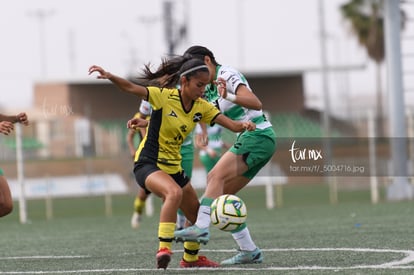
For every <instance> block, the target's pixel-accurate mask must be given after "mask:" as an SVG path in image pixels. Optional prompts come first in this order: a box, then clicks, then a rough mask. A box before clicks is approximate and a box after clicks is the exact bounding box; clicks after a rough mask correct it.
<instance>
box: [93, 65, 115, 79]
mask: <svg viewBox="0 0 414 275" xmlns="http://www.w3.org/2000/svg"><path fill="white" fill-rule="evenodd" d="M94 72H97V73H99V75H98V76H97V77H96V78H98V79H108V78H109V77H110V76H111V74H110V73H109V72H107V71H105V70H104V69H103V68H102V67H100V66H97V65H92V66H91V67H90V68H89V75H91V74H92V73H94Z"/></svg>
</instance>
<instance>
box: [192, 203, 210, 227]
mask: <svg viewBox="0 0 414 275" xmlns="http://www.w3.org/2000/svg"><path fill="white" fill-rule="evenodd" d="M210 213H211V209H210V206H207V205H200V208H199V209H198V215H197V221H196V223H195V225H196V226H197V227H198V228H207V227H209V226H210V219H211V218H210Z"/></svg>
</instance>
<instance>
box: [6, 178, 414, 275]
mask: <svg viewBox="0 0 414 275" xmlns="http://www.w3.org/2000/svg"><path fill="white" fill-rule="evenodd" d="M239 195H240V197H242V198H243V199H244V201H245V202H246V204H247V207H248V224H249V229H250V232H251V234H252V236H253V238H254V240H255V242H256V244H257V245H258V246H259V247H260V248H261V249H262V250H263V251H264V255H265V262H264V263H263V264H255V265H238V266H232V267H221V268H218V269H215V270H214V272H215V274H243V275H244V274H333V273H335V274H413V273H414V241H413V240H414V238H413V236H414V218H413V217H414V205H413V202H412V201H410V202H407V201H405V202H392V203H385V202H382V203H379V204H377V205H372V204H371V203H370V202H369V198H370V197H369V192H368V191H341V192H340V193H339V203H338V204H336V205H331V204H329V199H328V188H327V187H326V186H325V185H308V186H294V185H291V186H290V185H288V186H285V187H284V189H283V198H284V205H283V207H281V208H276V209H272V210H268V209H266V208H265V194H264V188H263V187H254V188H248V189H246V190H244V191H243V192H241V193H239ZM132 202H133V195H130V196H115V197H113V213H112V216H111V217H106V216H105V207H104V199H103V198H102V197H100V198H82V199H59V200H55V201H54V203H53V205H54V212H53V215H54V218H53V219H51V220H46V215H45V202H44V201H29V202H28V209H29V212H28V216H29V219H30V221H31V222H30V223H28V224H25V225H21V224H20V223H19V218H18V212H19V211H18V204H17V203H16V208H15V211H14V213H13V214H12V215H10V216H7V217H5V218H2V219H0V236H1V238H0V274H152V273H154V274H160V273H168V274H191V273H192V272H197V274H206V273H208V272H211V270H206V269H198V270H197V271H194V269H190V270H189V269H181V268H179V260H180V258H181V256H182V244H174V245H173V249H174V255H173V259H172V261H171V263H170V265H169V268H168V269H167V270H166V271H164V270H157V269H155V253H156V250H157V248H158V241H157V222H158V215H157V214H156V215H154V216H153V217H145V218H144V220H143V223H142V225H141V227H140V228H139V229H138V230H133V229H131V227H130V215H131V210H132ZM155 202H156V203H155V209H156V211H155V212H156V213H158V212H159V207H160V202H159V199H155ZM211 233H212V238H211V240H210V242H209V243H208V245H206V246H202V254H204V255H207V256H208V257H209V258H211V259H213V260H216V261H220V260H222V259H224V258H227V257H229V256H231V255H233V254H234V253H235V249H236V246H235V242H234V241H233V239H232V238H231V235H230V234H229V233H225V232H221V231H219V230H217V229H215V228H211Z"/></svg>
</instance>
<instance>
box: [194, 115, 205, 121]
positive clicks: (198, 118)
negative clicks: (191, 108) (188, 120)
mask: <svg viewBox="0 0 414 275" xmlns="http://www.w3.org/2000/svg"><path fill="white" fill-rule="evenodd" d="M202 117H203V115H202V114H201V113H195V114H194V116H193V122H199V121H200V120H201V118H202Z"/></svg>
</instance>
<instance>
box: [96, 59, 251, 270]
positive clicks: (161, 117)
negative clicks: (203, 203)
mask: <svg viewBox="0 0 414 275" xmlns="http://www.w3.org/2000/svg"><path fill="white" fill-rule="evenodd" d="M177 58H182V59H184V60H183V62H182V66H181V67H180V69H179V70H178V71H176V72H175V73H174V74H172V75H169V77H168V80H167V81H166V83H165V85H164V86H165V87H171V86H172V85H171V84H172V83H176V84H180V89H177V88H162V87H161V88H159V87H151V86H149V87H146V86H142V85H137V84H134V83H132V82H130V81H128V80H126V79H123V78H121V77H118V76H115V75H113V74H111V73H110V72H107V71H105V70H104V69H103V68H101V67H99V66H96V65H93V66H91V67H90V68H89V74H92V73H94V72H97V73H98V76H97V78H99V79H109V80H110V81H111V82H112V83H113V84H115V85H116V86H117V87H119V88H120V89H121V90H123V91H125V92H127V93H130V94H134V95H137V96H139V97H140V98H141V99H145V100H147V101H148V102H150V104H151V106H152V109H153V111H152V113H151V118H150V120H149V125H148V129H147V134H146V136H145V137H144V140H143V141H142V142H141V143H140V145H139V147H138V150H137V152H136V156H135V168H134V174H135V178H136V180H137V183H138V184H140V186H141V187H142V188H145V189H146V190H148V191H149V192H152V193H154V194H155V195H157V196H159V197H160V198H161V199H162V200H163V205H162V207H161V213H160V222H159V227H158V238H159V248H158V252H157V254H156V261H157V267H158V268H164V269H166V268H167V266H168V263H169V262H170V260H171V255H172V252H171V247H172V241H173V239H174V229H175V223H176V217H177V215H176V213H177V210H178V209H181V210H182V211H183V212H184V214H185V215H186V217H187V219H188V220H189V221H190V222H192V223H194V222H195V221H196V218H197V216H196V214H197V212H196V211H194V209H198V208H199V201H198V198H197V194H196V192H195V190H194V189H193V187H192V186H191V184H190V180H189V178H188V177H186V175H185V173H183V169H182V167H181V154H180V147H181V144H182V142H183V140H184V139H185V137H186V136H187V135H188V134H189V133H190V132H191V131H192V130H193V129H194V127H195V126H196V124H197V123H199V122H204V123H208V124H212V123H218V124H220V125H222V126H224V127H226V128H228V129H230V130H231V131H234V132H242V131H245V130H248V131H253V130H254V129H255V124H254V123H252V122H250V121H246V122H236V121H233V120H231V119H229V118H228V117H226V116H224V115H222V114H221V113H220V111H219V110H218V109H217V108H216V107H214V105H212V104H210V103H208V102H207V101H205V100H204V99H201V96H202V95H203V93H204V90H205V87H206V85H207V84H208V83H209V79H210V75H209V71H208V68H207V66H206V65H205V64H204V62H203V61H201V60H197V59H188V58H186V57H177ZM163 62H165V61H163ZM165 69H166V68H165V66H163V65H161V68H160V69H159V70H158V71H157V72H155V73H153V72H151V70H150V69H149V66H146V68H145V70H144V77H143V78H144V79H148V80H151V79H155V78H157V74H162V75H165V74H166V73H165V72H164V71H165ZM177 81H178V82H179V83H178V82H177ZM142 122H144V123H147V121H142ZM128 125H129V127H130V128H134V127H137V126H138V127H142V126H144V125H142V124H141V121H140V120H139V119H133V120H130V121H129V122H128ZM199 247H200V244H199V243H197V242H185V243H184V256H183V259H182V260H181V261H180V266H182V267H216V266H217V265H218V264H217V263H214V262H212V261H210V260H208V259H207V258H206V257H204V256H198V250H199Z"/></svg>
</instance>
